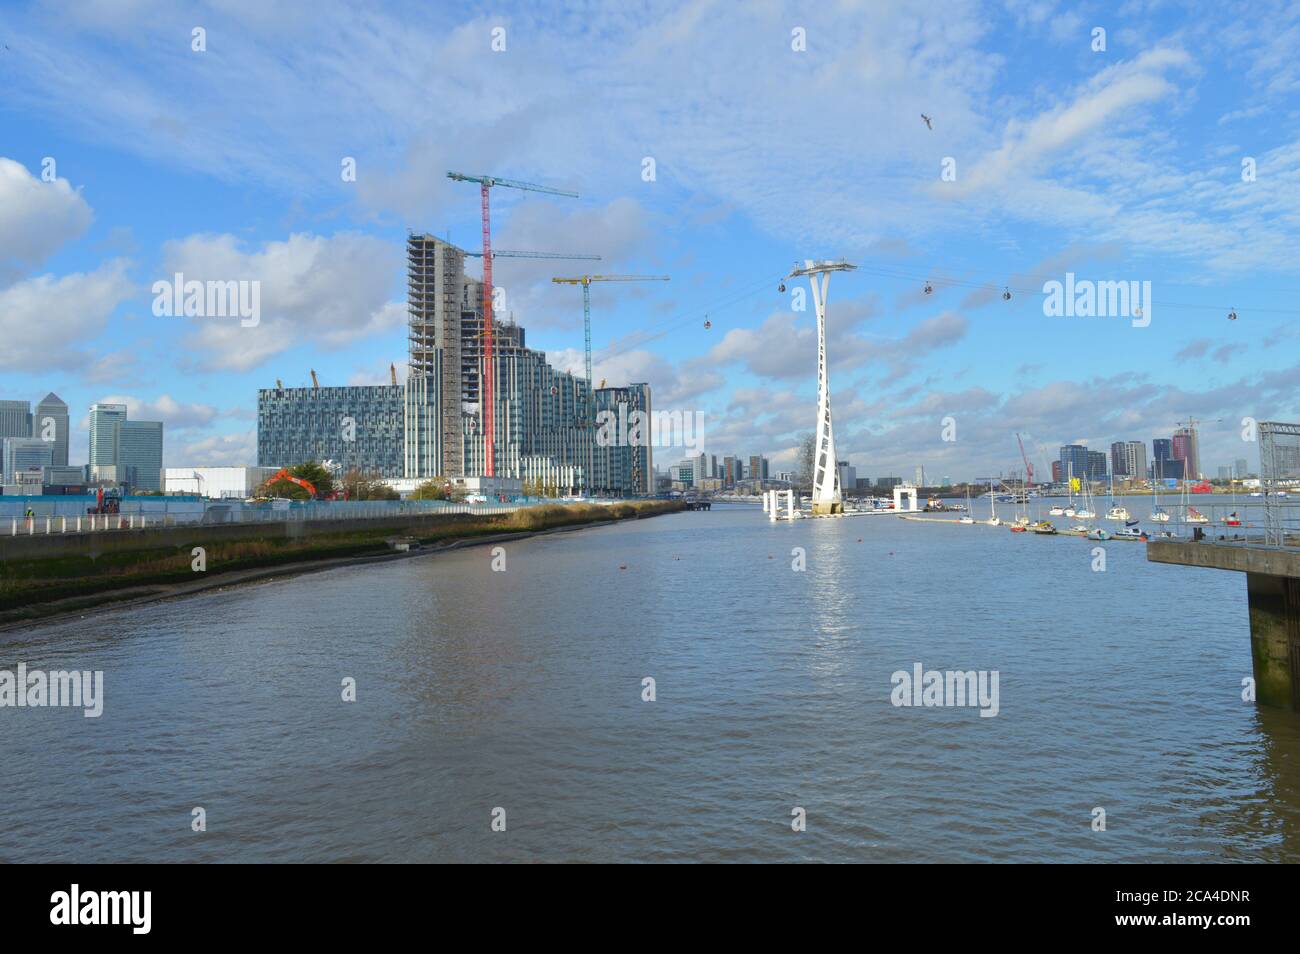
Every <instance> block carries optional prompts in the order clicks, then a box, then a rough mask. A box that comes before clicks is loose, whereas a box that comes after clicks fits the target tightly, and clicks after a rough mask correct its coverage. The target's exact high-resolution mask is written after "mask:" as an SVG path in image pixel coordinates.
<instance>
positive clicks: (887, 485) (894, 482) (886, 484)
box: [876, 477, 903, 490]
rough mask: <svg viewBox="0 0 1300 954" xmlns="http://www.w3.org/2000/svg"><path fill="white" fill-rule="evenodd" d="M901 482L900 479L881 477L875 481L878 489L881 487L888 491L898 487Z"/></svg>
mask: <svg viewBox="0 0 1300 954" xmlns="http://www.w3.org/2000/svg"><path fill="white" fill-rule="evenodd" d="M902 482H903V478H902V477H881V478H880V479H879V480H877V481H876V485H877V486H878V487H883V488H884V489H885V490H889V489H891V488H893V487H897V486H899V485H900V484H901V483H902Z"/></svg>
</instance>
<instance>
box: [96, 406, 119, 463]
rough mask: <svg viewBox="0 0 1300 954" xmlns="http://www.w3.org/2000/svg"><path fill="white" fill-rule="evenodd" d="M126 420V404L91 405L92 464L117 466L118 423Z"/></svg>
mask: <svg viewBox="0 0 1300 954" xmlns="http://www.w3.org/2000/svg"><path fill="white" fill-rule="evenodd" d="M125 420H126V405H125V404H92V405H91V406H90V466H91V467H92V468H95V467H115V466H117V442H118V425H119V424H121V423H122V422H123V421H125Z"/></svg>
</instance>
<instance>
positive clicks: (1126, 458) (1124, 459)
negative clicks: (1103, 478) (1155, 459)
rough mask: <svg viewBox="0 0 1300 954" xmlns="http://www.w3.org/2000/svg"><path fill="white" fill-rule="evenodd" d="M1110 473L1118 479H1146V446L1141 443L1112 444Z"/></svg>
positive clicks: (1122, 442)
mask: <svg viewBox="0 0 1300 954" xmlns="http://www.w3.org/2000/svg"><path fill="white" fill-rule="evenodd" d="M1110 472H1111V473H1112V474H1114V475H1115V476H1116V477H1145V476H1146V473H1147V448H1146V445H1145V444H1143V443H1142V442H1141V441H1116V442H1115V443H1113V444H1111V445H1110Z"/></svg>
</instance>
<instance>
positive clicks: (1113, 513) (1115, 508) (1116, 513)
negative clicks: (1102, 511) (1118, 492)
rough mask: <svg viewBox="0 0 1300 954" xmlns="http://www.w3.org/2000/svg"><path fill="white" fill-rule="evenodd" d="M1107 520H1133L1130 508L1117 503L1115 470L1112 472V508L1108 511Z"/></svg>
mask: <svg viewBox="0 0 1300 954" xmlns="http://www.w3.org/2000/svg"><path fill="white" fill-rule="evenodd" d="M1106 519H1107V520H1119V521H1127V520H1132V519H1133V515H1132V514H1131V513H1129V512H1128V509H1127V508H1125V507H1121V506H1119V505H1118V504H1116V503H1115V472H1114V471H1111V474H1110V509H1109V510H1107V511H1106Z"/></svg>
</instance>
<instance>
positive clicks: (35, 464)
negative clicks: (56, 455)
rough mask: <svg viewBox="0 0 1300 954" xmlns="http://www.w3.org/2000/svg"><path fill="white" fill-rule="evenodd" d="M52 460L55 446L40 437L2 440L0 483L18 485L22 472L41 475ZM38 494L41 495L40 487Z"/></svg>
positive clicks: (0, 444) (0, 446) (0, 442)
mask: <svg viewBox="0 0 1300 954" xmlns="http://www.w3.org/2000/svg"><path fill="white" fill-rule="evenodd" d="M52 460H53V446H52V445H51V444H49V443H47V442H45V441H43V440H41V439H40V438H39V437H4V438H0V474H2V476H0V483H6V484H16V483H18V474H19V473H20V472H27V473H30V472H32V471H35V472H36V473H37V474H38V475H39V474H40V472H41V470H42V468H45V467H49V466H50V464H51V461H52ZM39 483H40V481H39V480H37V484H38V485H39ZM36 492H37V493H40V490H39V487H38V489H37V491H36Z"/></svg>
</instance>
